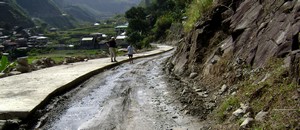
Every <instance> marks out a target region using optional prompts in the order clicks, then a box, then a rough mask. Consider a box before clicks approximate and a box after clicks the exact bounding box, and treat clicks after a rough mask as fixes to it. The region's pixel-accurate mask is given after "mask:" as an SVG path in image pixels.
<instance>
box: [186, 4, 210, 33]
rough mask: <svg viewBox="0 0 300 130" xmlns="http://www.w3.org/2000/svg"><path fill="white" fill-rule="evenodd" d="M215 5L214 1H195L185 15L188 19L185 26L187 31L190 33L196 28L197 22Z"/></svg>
mask: <svg viewBox="0 0 300 130" xmlns="http://www.w3.org/2000/svg"><path fill="white" fill-rule="evenodd" d="M212 5H213V0H193V1H192V3H191V4H190V5H188V8H187V9H186V13H185V15H186V16H187V17H188V19H187V21H186V23H185V24H184V28H185V31H189V30H191V29H192V27H193V26H194V24H195V22H196V21H197V20H198V19H199V18H201V17H202V16H203V13H204V12H205V11H207V10H209V8H211V7H212Z"/></svg>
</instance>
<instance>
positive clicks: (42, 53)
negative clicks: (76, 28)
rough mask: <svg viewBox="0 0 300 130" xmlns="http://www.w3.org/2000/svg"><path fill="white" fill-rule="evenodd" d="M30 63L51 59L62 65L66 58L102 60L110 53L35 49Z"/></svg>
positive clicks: (30, 57)
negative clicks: (46, 58)
mask: <svg viewBox="0 0 300 130" xmlns="http://www.w3.org/2000/svg"><path fill="white" fill-rule="evenodd" d="M28 55H29V56H28V63H30V64H31V63H32V61H34V60H37V59H41V58H45V57H50V58H51V59H53V60H54V61H55V62H56V63H62V62H63V61H64V59H65V57H84V58H87V59H93V58H101V57H106V56H108V52H106V51H103V50H99V49H98V50H52V49H33V50H31V51H30V52H29V53H28Z"/></svg>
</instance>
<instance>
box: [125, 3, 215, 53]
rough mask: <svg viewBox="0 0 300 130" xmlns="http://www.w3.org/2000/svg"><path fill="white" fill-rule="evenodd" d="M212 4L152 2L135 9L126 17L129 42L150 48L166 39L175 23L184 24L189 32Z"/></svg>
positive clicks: (127, 13)
mask: <svg viewBox="0 0 300 130" xmlns="http://www.w3.org/2000/svg"><path fill="white" fill-rule="evenodd" d="M212 3H213V1H212V0H152V2H151V4H150V5H148V6H146V7H133V8H131V9H130V10H128V11H127V12H126V15H125V17H126V18H127V19H128V21H129V28H128V32H127V33H128V36H129V39H128V41H129V42H130V43H133V44H134V45H135V46H137V47H138V48H143V47H148V46H149V43H150V42H153V41H157V40H161V39H163V38H165V37H166V36H167V34H168V30H169V28H170V27H171V25H172V24H173V23H184V27H185V30H186V31H189V30H190V29H191V28H192V26H193V25H194V23H195V22H196V20H198V19H199V18H200V17H201V16H202V14H203V12H204V11H206V10H208V9H209V8H210V7H211V6H212ZM185 18H187V19H185ZM183 20H186V21H183Z"/></svg>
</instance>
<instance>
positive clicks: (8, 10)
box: [0, 0, 141, 28]
mask: <svg viewBox="0 0 300 130" xmlns="http://www.w3.org/2000/svg"><path fill="white" fill-rule="evenodd" d="M140 1H141V0H110V1H107V0H0V28H1V27H3V26H6V25H10V26H16V25H18V26H24V27H28V26H34V24H33V21H32V20H35V19H39V20H41V21H43V22H45V23H47V24H48V25H49V26H52V27H58V28H72V27H74V26H75V25H76V23H78V22H96V21H97V20H100V19H107V18H110V17H112V16H114V15H116V14H120V13H125V12H126V10H128V9H129V8H131V7H132V6H136V5H138V4H139V3H140Z"/></svg>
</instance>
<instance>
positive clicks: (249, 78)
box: [168, 0, 300, 128]
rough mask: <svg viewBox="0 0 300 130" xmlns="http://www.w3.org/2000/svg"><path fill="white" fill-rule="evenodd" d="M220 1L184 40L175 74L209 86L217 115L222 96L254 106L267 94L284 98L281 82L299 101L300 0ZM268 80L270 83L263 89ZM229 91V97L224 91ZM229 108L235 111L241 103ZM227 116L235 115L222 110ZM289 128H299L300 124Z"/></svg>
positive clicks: (172, 62) (172, 68)
mask: <svg viewBox="0 0 300 130" xmlns="http://www.w3.org/2000/svg"><path fill="white" fill-rule="evenodd" d="M215 4H216V6H215V7H214V8H213V9H212V10H211V11H210V12H208V13H207V14H208V15H206V16H204V17H203V18H202V19H200V20H199V21H198V22H197V23H196V25H195V28H194V29H193V30H192V31H191V32H189V33H187V34H186V36H185V37H184V38H183V39H182V40H181V41H180V43H178V48H177V51H176V53H175V55H174V56H173V57H172V58H171V59H170V60H169V64H168V68H169V70H170V72H173V73H174V74H175V75H177V76H180V77H181V79H182V80H183V81H185V82H188V83H189V85H188V86H190V88H192V89H195V90H197V89H201V88H205V89H207V90H206V93H208V94H207V96H208V97H209V98H210V100H209V102H214V103H215V104H216V105H217V106H216V107H215V108H214V109H213V110H209V111H212V113H213V111H215V112H216V113H218V112H220V109H221V108H220V107H222V103H224V102H225V103H226V101H225V100H224V99H226V98H222V97H231V98H234V99H237V100H238V101H239V102H243V103H246V104H250V105H255V103H254V100H257V101H260V100H263V99H265V98H267V97H265V96H267V95H268V94H265V93H272V94H269V95H268V96H270V97H273V98H275V99H281V98H283V97H281V96H278V95H276V94H275V93H276V92H274V93H273V90H276V91H280V90H279V88H276V87H275V86H277V85H278V84H281V85H282V86H285V85H286V87H287V86H288V85H291V84H292V85H293V86H294V87H291V89H290V90H289V91H288V92H287V93H285V94H292V95H294V98H296V100H298V101H299V92H297V88H299V87H298V86H299V56H300V53H299V52H300V50H299V31H300V21H299V20H300V13H299V12H300V1H299V0H236V1H226V0H217V1H215ZM275 61H276V62H275ZM279 61H280V62H279ZM270 66H272V67H270ZM275 66H276V67H275ZM278 73H280V74H278ZM278 75H279V76H278ZM274 79H276V80H277V79H278V80H279V82H280V83H277V82H276V81H274ZM285 79H288V80H286V81H285ZM262 82H263V84H265V85H266V84H267V87H263V86H264V85H261V84H260V83H262ZM292 82H293V83H292ZM191 83H193V84H191ZM224 85H225V87H224ZM247 85H249V86H247ZM203 86H204V87H203ZM221 86H223V87H221ZM227 86H229V87H227ZM286 87H283V88H286ZM248 88H249V90H248ZM250 88H251V90H250ZM252 88H253V90H252ZM261 88H263V92H261ZM266 88H267V89H266ZM227 89H228V93H227V95H226V94H225V95H224V94H222V93H223V91H225V90H227ZM265 89H266V90H265ZM229 90H230V91H229ZM220 91H222V93H221V94H220ZM246 91H247V92H246ZM246 93H250V94H249V95H250V96H248V95H246ZM198 94H199V92H198ZM282 94H283V93H282ZM234 95H237V96H234ZM245 95H246V96H245ZM279 95H280V94H279ZM200 96H201V94H200ZM202 96H203V95H202ZM212 98H213V99H212ZM273 98H272V100H271V99H270V100H268V101H266V100H263V101H262V102H263V103H265V104H268V105H262V106H261V107H254V111H251V114H256V113H258V112H259V111H260V110H262V109H263V108H268V109H266V110H265V111H269V112H270V111H271V110H270V109H271V108H274V109H275V108H276V107H281V106H280V105H279V106H276V105H278V104H280V103H279V102H275V103H274V102H273V100H274V99H273ZM203 100H206V97H205V98H203ZM242 100H244V101H242ZM291 100H294V99H291ZM280 101H282V102H285V101H284V100H280ZM270 103H274V104H272V105H271V104H270ZM277 103H278V104H277ZM275 104H276V105H275ZM290 105H291V106H288V107H289V108H295V109H297V108H298V109H299V106H300V105H299V102H295V103H292V104H290ZM229 106H231V107H233V109H234V107H237V106H239V105H237V106H235V105H229ZM282 107H283V106H282ZM228 109H229V108H228ZM231 109H232V108H231ZM226 112H227V113H230V112H232V111H231V110H227V111H225V113H226ZM221 115H223V116H224V115H225V116H224V117H222V121H226V120H227V119H228V118H226V116H229V115H230V114H227V115H226V114H224V112H222V113H221ZM296 115H297V118H298V119H295V120H293V121H298V122H299V117H300V116H299V113H298V114H296ZM212 117H216V116H212ZM253 118H254V117H253ZM282 119H284V118H282ZM231 121H232V120H231ZM293 121H291V122H293ZM231 123H234V122H231ZM270 124H271V123H270ZM289 126H291V127H292V128H296V127H299V124H298V125H290V124H289ZM275 128H278V127H275Z"/></svg>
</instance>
